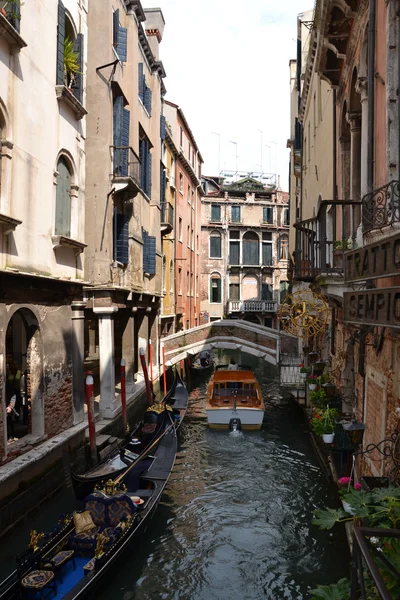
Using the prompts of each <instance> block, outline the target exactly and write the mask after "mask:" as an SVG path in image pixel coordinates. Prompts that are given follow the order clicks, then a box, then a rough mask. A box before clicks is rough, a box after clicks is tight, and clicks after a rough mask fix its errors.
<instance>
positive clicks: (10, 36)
mask: <svg viewBox="0 0 400 600" xmlns="http://www.w3.org/2000/svg"><path fill="white" fill-rule="evenodd" d="M19 21H20V18H19V17H17V15H14V16H11V15H7V16H6V15H3V14H2V13H0V37H1V38H3V39H4V40H6V42H8V45H9V48H10V53H11V54H18V52H20V50H21V49H22V48H25V47H26V46H27V44H26V42H25V41H24V40H23V39H22V37H21V36H20V35H19Z"/></svg>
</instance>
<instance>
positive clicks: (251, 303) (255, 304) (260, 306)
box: [228, 300, 277, 313]
mask: <svg viewBox="0 0 400 600" xmlns="http://www.w3.org/2000/svg"><path fill="white" fill-rule="evenodd" d="M276 308H277V304H276V302H272V301H269V300H229V302H228V313H232V312H276Z"/></svg>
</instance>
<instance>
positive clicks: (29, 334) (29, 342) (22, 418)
mask: <svg viewBox="0 0 400 600" xmlns="http://www.w3.org/2000/svg"><path fill="white" fill-rule="evenodd" d="M5 349H6V352H5V354H6V364H5V380H6V389H5V398H4V400H5V402H6V405H7V404H8V403H9V401H10V399H11V397H12V396H15V410H14V411H13V412H12V415H11V417H8V423H7V425H8V429H10V431H9V432H8V438H10V437H11V438H13V439H12V440H10V441H9V443H12V442H13V441H15V439H20V438H22V437H24V436H25V435H27V434H28V433H32V434H33V435H35V436H41V435H43V434H44V406H43V377H42V374H43V360H42V342H41V336H40V329H39V323H38V320H37V318H36V316H35V315H34V313H33V312H32V311H31V310H29V309H28V308H20V309H19V310H17V311H16V312H14V314H13V315H12V317H11V318H10V320H9V322H8V326H7V330H6V343H5Z"/></svg>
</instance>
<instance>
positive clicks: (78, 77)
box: [72, 33, 84, 104]
mask: <svg viewBox="0 0 400 600" xmlns="http://www.w3.org/2000/svg"><path fill="white" fill-rule="evenodd" d="M83 47H84V39H83V34H82V33H78V35H77V36H76V40H75V42H74V52H76V54H77V55H78V64H79V68H78V72H77V73H75V75H74V83H73V85H72V91H73V94H74V96H75V98H76V99H77V100H78V101H79V102H80V103H81V104H82V103H83V69H84V64H83Z"/></svg>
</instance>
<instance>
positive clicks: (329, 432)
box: [311, 407, 338, 444]
mask: <svg viewBox="0 0 400 600" xmlns="http://www.w3.org/2000/svg"><path fill="white" fill-rule="evenodd" d="M337 414H338V411H337V410H336V408H329V407H327V408H326V409H325V410H324V411H321V412H316V413H315V414H314V416H313V418H312V419H311V429H312V430H313V432H314V433H315V435H318V436H321V437H322V439H323V441H324V442H325V444H331V443H332V442H333V440H334V438H335V417H337Z"/></svg>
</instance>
